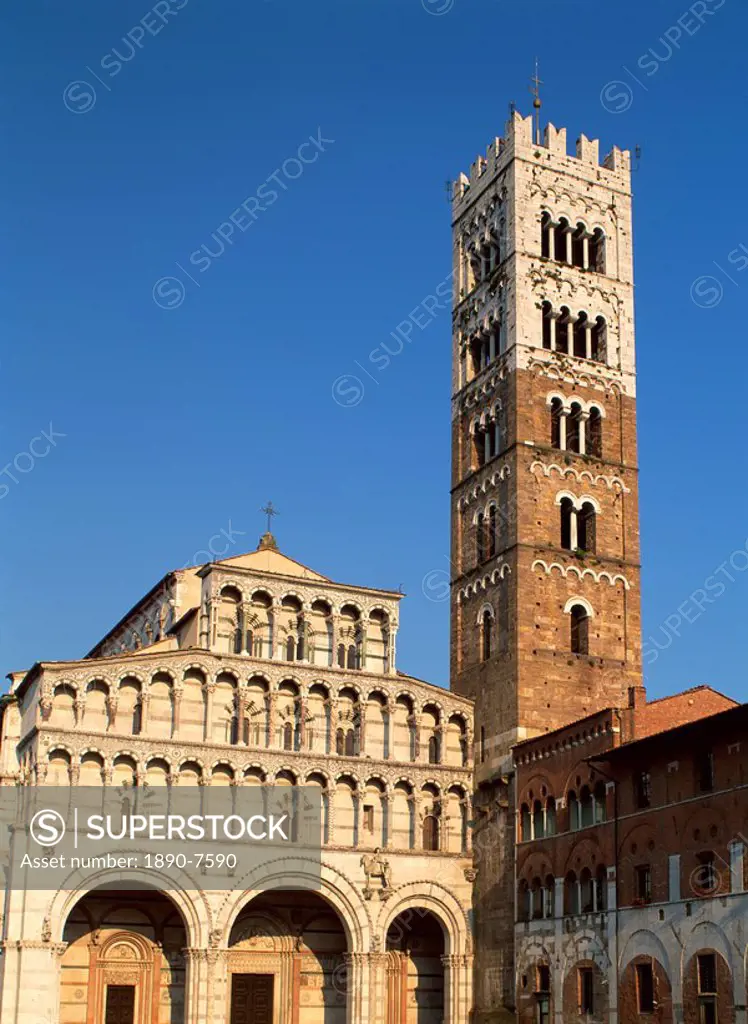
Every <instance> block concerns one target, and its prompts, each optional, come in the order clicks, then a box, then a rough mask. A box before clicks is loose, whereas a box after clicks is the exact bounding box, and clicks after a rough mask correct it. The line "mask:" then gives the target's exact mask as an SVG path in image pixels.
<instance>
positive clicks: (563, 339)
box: [556, 306, 572, 356]
mask: <svg viewBox="0 0 748 1024" xmlns="http://www.w3.org/2000/svg"><path fill="white" fill-rule="evenodd" d="M571 328H572V317H571V312H570V311H569V307H568V306H562V307H561V309H560V310H559V311H558V316H557V317H556V351H557V352H563V353H564V355H567V356H568V355H570V354H571V347H570V342H571V333H572V332H571Z"/></svg>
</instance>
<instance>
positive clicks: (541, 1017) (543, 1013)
mask: <svg viewBox="0 0 748 1024" xmlns="http://www.w3.org/2000/svg"><path fill="white" fill-rule="evenodd" d="M537 998H538V1012H537V1018H536V1019H537V1024H550V1020H551V1000H550V998H549V997H548V996H547V995H539V996H538V997H537Z"/></svg>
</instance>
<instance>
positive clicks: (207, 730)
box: [203, 683, 216, 743]
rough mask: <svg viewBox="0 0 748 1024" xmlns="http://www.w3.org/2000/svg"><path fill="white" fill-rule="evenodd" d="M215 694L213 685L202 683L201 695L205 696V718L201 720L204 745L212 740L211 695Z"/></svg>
mask: <svg viewBox="0 0 748 1024" xmlns="http://www.w3.org/2000/svg"><path fill="white" fill-rule="evenodd" d="M215 692H216V684H215V683H203V693H204V695H205V710H204V714H205V718H204V719H203V739H204V740H205V742H206V743H207V742H209V741H210V740H211V739H212V738H213V737H212V729H213V725H212V723H213V694H214V693H215Z"/></svg>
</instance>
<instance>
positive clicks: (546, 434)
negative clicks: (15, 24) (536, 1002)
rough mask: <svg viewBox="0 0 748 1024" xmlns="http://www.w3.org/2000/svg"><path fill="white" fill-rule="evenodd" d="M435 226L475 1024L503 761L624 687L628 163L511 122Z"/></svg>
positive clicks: (503, 961) (500, 975)
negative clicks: (446, 333)
mask: <svg viewBox="0 0 748 1024" xmlns="http://www.w3.org/2000/svg"><path fill="white" fill-rule="evenodd" d="M452 225H453V245H454V280H455V301H454V311H453V350H452V351H453V397H452V431H453V433H452V567H453V578H452V598H451V600H452V606H451V608H452V616H451V623H452V624H451V629H452V636H451V641H452V642H451V651H452V665H451V680H452V688H453V689H454V690H456V691H457V692H459V693H460V694H464V695H466V696H469V697H471V698H473V699H474V700H475V701H476V714H475V740H476V742H475V752H476V782H477V784H478V786H479V793H478V799H477V805H478V808H477V815H476V819H477V826H476V827H477V829H478V830H480V829H482V828H485V827H490V828H492V829H493V830H494V842H493V844H488V845H486V844H483V851H484V855H483V859H482V863H481V864H479V873H478V879H477V882H476V886H477V889H476V906H477V907H478V910H477V911H476V929H477V933H478V934H477V936H476V938H477V948H478V949H479V950H481V953H480V956H479V960H480V963H478V964H477V968H478V972H479V976H480V977H479V983H478V984H477V986H476V994H477V1000H478V1010H479V1011H481V1007H482V1008H483V1010H485V1013H483V1014H482V1013H481V1012H479V1014H478V1017H477V1019H478V1020H484V1019H485V1020H491V1019H494V1017H492V1016H491V1014H490V1013H489V1012H488V1010H487V1007H489V1006H490V1005H496V1004H498V1003H500V1002H501V1001H502V999H503V1000H504V1001H505V1003H508V1002H510V1001H511V998H512V997H511V993H512V991H513V981H514V979H513V976H512V973H513V967H512V961H511V955H510V950H511V941H512V925H513V916H514V908H513V902H514V901H513V885H512V878H511V875H512V863H513V858H512V847H513V842H514V824H513V821H512V820H511V817H510V814H509V812H508V811H505V810H504V808H505V807H506V806H509V807H511V806H512V802H511V799H509V800H507V797H509V795H510V794H509V793H508V789H507V787H508V786H510V785H511V782H510V779H511V748H512V746H513V744H515V743H516V742H518V741H519V740H522V739H525V738H526V737H528V736H534V735H538V734H542V733H543V732H545V731H549V730H552V729H555V728H557V727H559V726H561V725H564V724H566V723H569V722H572V721H574V720H575V719H577V718H581V717H583V716H584V715H586V714H589V713H590V712H592V711H595V710H597V709H600V708H603V707H609V706H625V704H626V700H627V693H628V688H629V687H630V686H636V685H639V684H640V683H641V639H640V612H639V533H638V510H637V460H636V423H635V395H636V390H635V382H636V378H635V358H634V300H633V259H632V237H631V176H630V156H629V153H628V152H625V151H622V150H620V149H618V148H614V149H613V150H612V152H611V153H610V154H609V155H608V156H607V157H605V159H604V160H603V161H602V163H601V162H600V159H599V144H598V142H597V140H590V139H588V138H586V137H585V136H584V135H582V136H581V137H580V139H579V141H578V142H577V145H576V153H575V155H573V156H570V155H568V154H567V151H566V130H565V129H556V128H555V127H554V126H553V125H548V126H547V128H546V129H545V133H544V139H543V143H542V144H538V143H537V142H535V141H534V140H533V119H532V117H527V118H523V117H522V116H521V115H519V114H518V113H515V114H514V115H513V117H512V120H511V121H510V122H509V124H508V125H507V130H506V133H505V136H504V138H503V139H495V140H494V142H493V143H491V145H490V146H489V147H488V150H487V153H486V156H485V157H478V159H477V160H476V161H475V163H474V164H473V165H472V167H471V169H470V174H469V176H468V175H465V174H461V175H460V177H459V178H458V180H457V181H456V182H455V184H454V189H453V203H452ZM478 845H479V843H478V837H477V836H476V846H478ZM502 951H503V952H502ZM495 1019H499V1018H498V1017H497V1018H495Z"/></svg>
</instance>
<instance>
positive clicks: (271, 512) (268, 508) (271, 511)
mask: <svg viewBox="0 0 748 1024" xmlns="http://www.w3.org/2000/svg"><path fill="white" fill-rule="evenodd" d="M260 512H264V513H265V515H266V516H267V517H268V533H272V532H273V530H272V525H273V516H278V515H280V512H279V511H278V510H277V509H276V508H273V503H272V501H269V502H268V503H267V505H265V506H264V508H261V509H260Z"/></svg>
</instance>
